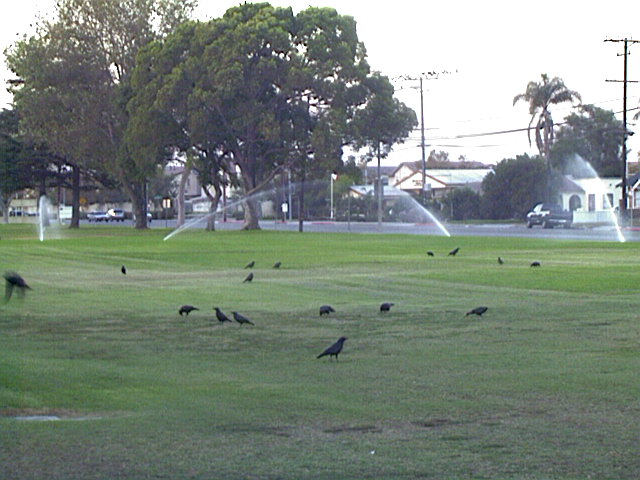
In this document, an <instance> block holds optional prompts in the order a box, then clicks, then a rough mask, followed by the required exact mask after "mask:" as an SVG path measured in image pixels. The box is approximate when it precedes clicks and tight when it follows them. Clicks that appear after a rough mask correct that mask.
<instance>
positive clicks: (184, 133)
mask: <svg viewBox="0 0 640 480" xmlns="http://www.w3.org/2000/svg"><path fill="white" fill-rule="evenodd" d="M194 6H195V2H194V1H184V0H119V1H116V2H105V1H103V0H62V1H61V2H59V3H58V5H57V14H56V18H55V20H52V21H42V23H41V25H40V27H39V30H38V32H37V34H36V35H34V36H32V37H30V38H26V39H23V40H21V41H19V42H17V43H16V44H15V45H14V46H13V47H12V48H10V49H9V50H8V51H7V52H6V57H7V63H8V65H9V67H10V68H11V70H12V71H13V72H14V74H15V80H13V81H12V85H11V92H12V93H13V98H14V106H15V112H14V113H12V114H11V116H16V117H17V121H18V127H17V131H18V137H17V138H19V139H20V140H21V142H22V144H23V145H26V146H28V148H34V149H40V150H42V151H44V152H46V153H47V156H48V160H47V162H49V161H53V160H55V161H56V162H58V164H59V165H64V167H65V169H66V170H67V171H70V172H72V175H71V178H70V180H71V184H72V187H73V192H74V195H73V199H72V206H73V218H72V221H71V225H72V226H78V224H79V192H80V190H81V185H80V181H81V179H83V178H93V179H95V180H96V181H98V182H102V181H104V182H106V183H109V182H110V183H112V184H117V185H118V186H119V187H121V188H122V189H124V190H125V191H126V192H127V194H128V196H129V198H130V199H131V203H132V206H133V210H134V216H135V219H136V227H137V228H145V227H146V206H147V197H146V186H147V184H148V180H149V178H151V177H153V176H154V175H155V174H156V173H157V171H158V169H161V168H162V167H163V166H164V165H165V164H166V163H167V162H168V161H182V162H183V163H184V164H185V166H186V170H187V171H194V172H196V173H197V175H198V177H199V179H200V183H201V184H202V185H204V186H206V187H207V194H208V195H210V198H211V199H212V200H213V202H212V205H213V207H212V208H216V206H217V205H216V203H217V201H218V200H219V199H220V196H221V194H222V190H223V189H224V188H225V187H227V186H235V187H239V188H241V189H242V190H243V192H244V194H245V195H246V196H247V198H248V200H247V202H246V205H245V225H244V227H245V228H247V229H253V228H258V215H257V211H256V208H257V206H256V204H255V202H252V201H251V193H253V192H255V191H258V190H259V189H260V188H261V187H262V186H263V185H264V184H266V183H267V182H268V181H270V180H271V179H273V177H274V176H275V175H277V174H278V173H281V172H282V171H283V170H285V169H286V170H288V171H289V172H291V173H292V174H293V175H294V176H295V177H296V179H297V180H298V181H300V182H304V181H305V179H307V178H309V177H312V176H313V175H318V174H319V172H321V171H322V172H324V171H332V170H336V169H340V168H341V165H340V164H341V160H340V159H341V154H342V149H343V148H344V147H346V146H353V147H354V148H365V149H371V150H372V151H378V152H379V151H380V150H382V151H383V152H384V151H388V150H389V149H390V148H391V146H392V145H393V144H394V143H398V142H401V141H403V139H404V138H406V137H407V136H408V134H409V132H410V131H411V130H412V129H413V128H414V127H415V125H416V124H417V120H416V115H415V112H413V110H411V109H410V108H408V107H407V106H406V105H404V104H403V103H401V102H399V101H398V100H397V99H395V98H394V97H393V95H394V89H393V86H392V85H391V82H390V81H389V79H388V78H387V77H385V76H384V75H382V74H381V73H379V72H374V71H372V70H371V68H370V67H369V65H368V63H367V60H366V49H365V47H364V45H363V44H362V42H360V41H359V39H358V36H357V32H356V22H355V20H354V19H353V18H352V17H349V16H344V15H340V14H338V13H337V11H336V10H334V9H332V8H308V9H306V10H304V11H301V12H300V13H298V14H293V11H292V9H291V8H279V7H273V6H271V5H269V4H268V3H257V4H249V3H245V4H242V5H239V6H237V7H234V8H231V9H229V10H227V12H226V13H225V14H224V15H223V16H222V17H221V18H215V19H212V20H210V21H207V22H199V21H194V20H190V19H189V16H190V14H191V13H192V11H193V8H194ZM9 116H10V115H9V114H7V117H9ZM372 119H375V122H372V121H371V120H372ZM12 138H16V137H12ZM23 157H24V155H23ZM51 165H52V163H47V167H46V169H47V170H50V169H51V168H50V166H51ZM18 180H19V179H17V178H16V182H14V188H15V186H17V185H18V184H20V183H24V180H25V179H22V180H23V181H18ZM8 190H9V188H7V186H6V185H4V186H3V189H2V191H3V193H4V192H6V191H8Z"/></svg>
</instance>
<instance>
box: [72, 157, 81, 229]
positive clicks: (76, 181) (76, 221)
mask: <svg viewBox="0 0 640 480" xmlns="http://www.w3.org/2000/svg"><path fill="white" fill-rule="evenodd" d="M69 228H80V167H79V166H77V165H72V166H71V222H69Z"/></svg>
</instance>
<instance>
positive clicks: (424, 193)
mask: <svg viewBox="0 0 640 480" xmlns="http://www.w3.org/2000/svg"><path fill="white" fill-rule="evenodd" d="M420 150H421V152H422V204H423V205H426V204H427V158H426V156H425V144H424V96H423V94H422V77H420Z"/></svg>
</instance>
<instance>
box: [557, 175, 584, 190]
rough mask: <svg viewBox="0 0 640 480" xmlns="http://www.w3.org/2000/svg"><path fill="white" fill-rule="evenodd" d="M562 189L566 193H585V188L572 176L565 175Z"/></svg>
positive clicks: (561, 184) (561, 185)
mask: <svg viewBox="0 0 640 480" xmlns="http://www.w3.org/2000/svg"><path fill="white" fill-rule="evenodd" d="M560 191H562V192H565V193H570V192H577V193H584V188H582V187H581V186H580V185H578V184H577V183H576V182H575V181H574V180H573V178H572V177H570V176H566V175H563V176H562V180H561V183H560Z"/></svg>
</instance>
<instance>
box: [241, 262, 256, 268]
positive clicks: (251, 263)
mask: <svg viewBox="0 0 640 480" xmlns="http://www.w3.org/2000/svg"><path fill="white" fill-rule="evenodd" d="M255 264H256V261H255V260H251V261H250V262H249V263H247V265H246V266H245V267H244V268H253V266H254V265H255Z"/></svg>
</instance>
